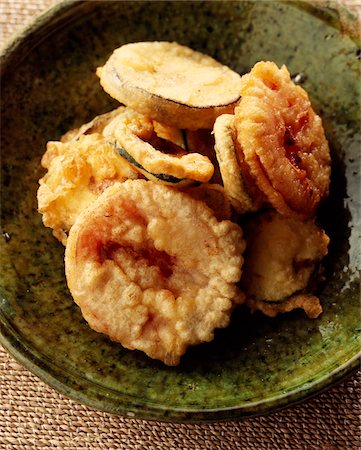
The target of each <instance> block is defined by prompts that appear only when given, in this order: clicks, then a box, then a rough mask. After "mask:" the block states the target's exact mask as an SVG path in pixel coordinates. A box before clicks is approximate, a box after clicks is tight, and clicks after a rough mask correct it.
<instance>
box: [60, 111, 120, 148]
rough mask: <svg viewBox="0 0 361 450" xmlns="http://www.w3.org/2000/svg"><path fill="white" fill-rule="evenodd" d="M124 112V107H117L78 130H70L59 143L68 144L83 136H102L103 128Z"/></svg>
mask: <svg viewBox="0 0 361 450" xmlns="http://www.w3.org/2000/svg"><path fill="white" fill-rule="evenodd" d="M124 110H125V106H119V108H116V109H113V110H112V111H109V112H107V113H105V114H101V115H100V116H96V117H94V119H93V120H91V121H90V122H87V123H85V124H84V125H82V126H81V127H80V128H76V129H74V130H70V131H68V132H67V133H65V134H64V135H63V136H62V137H61V138H60V142H70V141H77V140H78V139H79V138H80V136H82V135H84V134H93V133H99V134H102V132H103V130H104V127H105V126H106V125H108V123H109V122H110V121H111V120H113V119H114V117H116V116H117V115H119V114H122V113H123V112H124Z"/></svg>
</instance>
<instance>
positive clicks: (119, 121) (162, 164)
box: [104, 108, 214, 182]
mask: <svg viewBox="0 0 361 450" xmlns="http://www.w3.org/2000/svg"><path fill="white" fill-rule="evenodd" d="M164 127H165V125H163V130H162V132H163V133H164V132H165V131H164ZM157 128H159V124H157V125H155V121H153V120H151V119H149V118H148V117H146V116H144V115H143V114H139V113H138V112H136V111H134V110H132V109H130V108H127V109H126V111H125V112H124V114H121V115H120V116H118V117H116V118H115V119H114V120H112V121H111V122H110V124H109V125H107V126H106V127H105V128H104V136H105V137H106V138H107V139H108V141H109V142H110V143H113V144H114V146H115V147H116V148H118V149H123V151H124V152H125V153H126V154H128V155H130V157H131V158H132V159H133V160H134V161H135V162H136V163H138V165H140V166H141V167H142V168H143V169H145V171H147V172H148V173H151V174H153V175H154V176H156V175H160V174H162V175H167V176H171V177H175V178H178V179H181V180H183V179H189V180H193V181H200V182H207V181H209V180H210V178H211V177H212V175H213V172H214V167H213V164H212V163H211V162H210V160H209V159H208V158H207V157H206V156H203V155H201V154H199V153H188V152H186V151H185V150H184V149H183V148H182V147H180V146H178V145H176V144H175V143H173V142H172V141H169V140H165V139H164V138H161V137H159V136H158V135H157V133H156V132H155V130H156V129H157ZM120 151H121V150H120ZM125 153H124V154H125Z"/></svg>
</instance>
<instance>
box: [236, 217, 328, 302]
mask: <svg viewBox="0 0 361 450" xmlns="http://www.w3.org/2000/svg"><path fill="white" fill-rule="evenodd" d="M244 230H245V239H246V242H247V250H246V252H245V262H244V266H243V275H242V280H241V287H242V289H243V290H244V291H245V293H246V296H247V303H249V300H248V299H253V300H250V302H251V304H252V305H254V304H255V302H282V301H283V300H285V299H288V298H289V297H292V296H297V295H298V294H303V295H306V294H308V293H309V292H308V291H309V289H310V284H311V281H314V280H313V277H314V276H315V275H316V274H317V271H318V268H319V265H320V262H321V261H322V259H323V258H324V256H325V255H326V254H327V246H328V243H329V238H328V236H327V235H326V233H325V232H324V231H323V230H322V229H321V228H319V227H318V225H316V224H315V221H314V220H312V219H311V220H308V221H300V220H297V219H292V218H287V217H284V216H282V215H280V214H279V213H277V212H276V211H267V212H265V213H262V214H261V215H259V216H258V217H255V218H252V219H250V220H249V222H248V223H247V224H246V225H245V227H244ZM300 301H301V300H300V299H299V300H297V302H300ZM297 302H296V301H295V300H293V301H292V302H288V303H287V304H288V305H290V304H296V303H297ZM297 304H299V303H297ZM271 306H272V305H271V304H270V305H269V307H268V309H269V310H270V309H271ZM277 308H278V307H277ZM277 308H276V310H277Z"/></svg>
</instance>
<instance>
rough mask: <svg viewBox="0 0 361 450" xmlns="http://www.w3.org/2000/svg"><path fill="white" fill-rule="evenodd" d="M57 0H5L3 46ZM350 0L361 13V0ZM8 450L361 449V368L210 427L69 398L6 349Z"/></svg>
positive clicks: (0, 362) (2, 389)
mask: <svg viewBox="0 0 361 450" xmlns="http://www.w3.org/2000/svg"><path fill="white" fill-rule="evenodd" d="M55 2H56V0H21V1H20V0H0V41H1V42H0V44H3V42H4V41H5V40H6V39H7V38H8V37H9V36H11V35H12V34H13V33H14V32H15V31H16V30H18V29H19V28H20V27H21V26H23V25H25V24H26V23H27V22H29V21H30V20H31V19H32V18H33V17H34V16H35V15H36V14H38V13H40V12H41V11H43V10H44V9H45V8H46V7H48V6H50V5H52V4H54V3H55ZM345 3H347V4H348V5H349V6H350V7H351V9H353V10H354V11H356V12H360V10H361V1H360V0H349V1H347V2H345ZM0 382H1V385H0V449H131V450H133V449H134V450H135V449H137V450H140V449H149V450H155V449H157V450H158V449H174V450H179V449H184V450H188V449H195V450H221V449H223V450H226V449H227V450H228V449H230V450H233V449H242V450H253V449H255V450H258V449H259V450H263V449H264V450H273V449H277V450H284V449H285V450H287V449H290V450H297V449H302V450H303V449H306V450H312V449H322V450H331V449H332V450H346V449H347V450H348V449H352V450H354V449H355V450H356V449H361V431H360V430H361V372H358V373H357V374H354V375H352V376H349V377H348V378H347V379H346V380H344V381H343V382H342V383H340V384H339V385H338V386H335V387H333V388H331V389H329V390H328V391H327V392H325V393H322V394H319V395H318V396H317V397H315V398H313V399H311V400H308V401H306V402H304V403H302V404H301V405H298V406H293V407H290V408H288V409H284V410H283V411H281V412H278V413H274V414H271V415H269V416H264V417H257V418H252V419H247V420H243V421H239V422H236V421H232V422H227V423H212V424H202V425H189V424H169V423H161V422H147V421H143V420H136V419H125V418H121V417H117V416H114V415H111V414H107V413H103V412H99V411H96V410H93V409H91V408H88V407H86V406H84V405H81V404H79V403H77V402H75V401H72V400H69V399H67V398H65V397H64V396H63V395H60V394H59V393H57V392H56V391H54V390H53V389H51V388H50V387H48V386H46V385H45V384H44V383H43V382H42V381H40V380H39V379H38V378H37V377H36V376H35V375H33V374H31V373H30V372H29V371H27V370H26V369H24V368H23V367H22V366H21V365H20V364H18V363H17V362H16V361H15V360H14V359H13V358H12V357H11V356H9V355H8V354H7V353H6V352H5V351H4V350H2V349H1V347H0Z"/></svg>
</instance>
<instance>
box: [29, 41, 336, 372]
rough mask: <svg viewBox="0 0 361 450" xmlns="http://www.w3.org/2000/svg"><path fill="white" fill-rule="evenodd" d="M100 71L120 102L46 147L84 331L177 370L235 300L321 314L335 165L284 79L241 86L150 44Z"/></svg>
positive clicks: (254, 76) (300, 94)
mask: <svg viewBox="0 0 361 450" xmlns="http://www.w3.org/2000/svg"><path fill="white" fill-rule="evenodd" d="M192 71H194V73H195V76H194V78H192V76H191V77H190V75H191V74H192ZM97 73H98V75H99V77H100V82H101V84H102V86H103V87H104V88H105V90H106V91H107V92H108V93H109V94H110V95H112V96H113V97H114V98H116V99H118V100H120V101H121V102H122V103H123V105H122V106H120V107H119V108H118V109H117V110H114V111H111V112H110V113H108V114H106V115H103V116H99V117H97V118H95V119H94V120H93V121H91V122H90V123H89V124H85V125H83V126H82V127H80V129H77V130H72V131H70V132H68V133H67V134H66V135H64V136H63V138H62V140H61V141H60V142H49V143H48V145H47V150H46V153H45V155H44V157H43V159H42V164H43V166H44V167H45V168H47V169H48V172H47V174H46V175H45V176H44V177H43V178H42V179H41V180H40V187H39V190H38V203H39V211H40V212H41V213H42V214H43V221H44V224H45V225H46V226H50V227H51V228H53V233H54V235H55V237H57V238H58V239H59V240H60V241H61V242H62V243H63V244H64V245H66V252H65V271H66V276H67V282H68V287H69V289H70V292H71V294H72V295H73V298H74V300H75V301H76V302H77V304H78V305H79V306H80V308H81V310H82V314H83V316H84V317H85V319H86V320H87V321H88V323H89V325H90V326H91V327H92V328H94V329H95V330H96V331H99V332H102V333H105V334H107V335H108V336H109V337H110V338H111V339H113V340H115V341H117V342H120V343H121V344H122V345H123V346H124V347H126V348H130V349H138V350H142V351H144V352H145V353H146V354H147V355H148V356H150V357H152V358H156V359H159V360H161V361H163V362H164V363H165V364H167V365H177V364H178V363H179V361H180V357H181V356H182V355H183V354H184V353H185V351H186V349H187V347H189V346H190V345H196V344H199V343H201V342H206V341H209V340H211V339H213V336H214V331H215V329H216V328H222V327H226V326H227V325H228V323H229V320H230V317H231V313H232V311H233V310H234V308H235V307H236V306H237V305H239V304H242V303H245V304H246V305H248V306H249V307H250V308H251V310H257V309H258V310H260V311H263V312H264V313H265V314H267V315H269V316H271V317H272V316H275V315H276V314H278V313H280V312H287V311H290V310H293V309H295V308H303V309H304V310H305V311H306V313H307V315H308V316H309V317H311V318H316V317H318V316H319V314H320V313H321V312H322V307H321V305H320V302H319V300H318V298H317V295H316V290H317V284H318V282H319V281H320V280H321V279H322V276H321V275H320V274H321V270H320V265H321V262H322V258H323V257H324V256H325V255H326V254H327V245H328V237H327V235H326V234H325V232H324V231H323V230H321V229H320V228H319V226H318V225H317V223H316V218H315V215H316V212H317V209H318V206H319V204H320V203H321V201H322V200H323V199H324V198H325V197H326V196H327V194H328V188H329V179H330V154H329V148H328V143H327V141H326V138H325V135H324V132H323V127H322V122H321V119H320V117H319V116H317V115H316V114H315V113H314V111H313V109H312V107H311V104H310V101H309V99H308V96H307V93H306V92H305V91H304V90H303V89H302V88H301V87H299V86H296V85H295V84H294V83H293V82H292V80H291V78H290V75H289V73H288V71H287V69H286V67H285V66H283V67H282V68H281V69H279V68H278V67H277V66H276V65H275V64H274V63H272V62H259V63H257V64H256V65H255V67H254V68H253V69H252V70H251V71H250V73H248V74H245V75H243V76H240V75H239V74H237V73H235V72H233V71H232V70H231V69H229V68H228V67H226V66H223V65H222V64H220V63H218V62H216V61H215V60H213V59H212V58H210V57H208V56H206V55H202V54H201V53H199V52H194V51H193V50H191V49H189V48H187V47H184V46H180V45H179V44H177V43H169V42H146V43H144V42H140V43H133V44H127V45H125V46H123V47H121V48H120V49H117V50H115V51H114V53H113V54H112V56H111V57H110V58H109V60H108V61H107V62H106V64H105V66H104V67H102V68H100V69H98V71H97ZM202 137H203V138H202ZM213 139H214V141H213ZM243 227H244V228H245V229H247V233H246V238H245V239H244V237H243V231H242V228H243ZM289 236H290V237H291V239H294V243H295V245H294V246H293V247H292V248H291V249H290V251H289V252H287V254H285V255H284V257H283V258H282V257H281V258H279V249H280V248H282V246H283V245H287V239H288V237H289ZM285 242H286V244H285ZM245 249H246V250H245ZM268 258H269V264H267V259H268ZM243 268H245V271H244V275H242V270H243ZM274 268H277V270H274ZM274 277H276V280H273V278H274ZM315 286H316V288H315Z"/></svg>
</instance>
